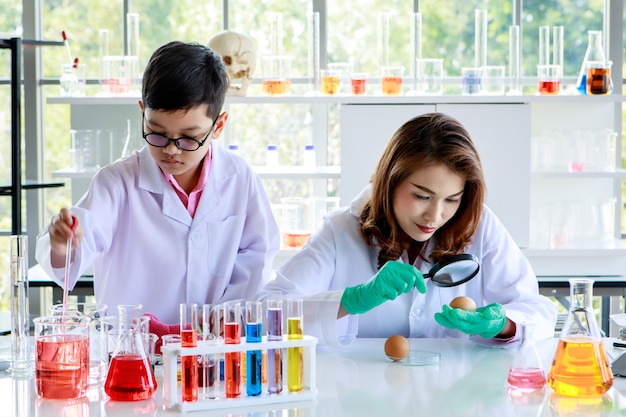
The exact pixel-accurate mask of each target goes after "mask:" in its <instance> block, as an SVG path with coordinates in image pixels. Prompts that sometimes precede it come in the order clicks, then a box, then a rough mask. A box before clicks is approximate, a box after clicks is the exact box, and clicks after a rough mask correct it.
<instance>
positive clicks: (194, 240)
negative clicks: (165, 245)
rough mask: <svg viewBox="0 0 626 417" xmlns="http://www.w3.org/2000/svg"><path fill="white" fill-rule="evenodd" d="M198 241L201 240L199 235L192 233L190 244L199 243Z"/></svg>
mask: <svg viewBox="0 0 626 417" xmlns="http://www.w3.org/2000/svg"><path fill="white" fill-rule="evenodd" d="M200 240H202V235H201V234H200V233H193V234H192V235H191V241H192V242H199V241H200Z"/></svg>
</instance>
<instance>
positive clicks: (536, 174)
mask: <svg viewBox="0 0 626 417" xmlns="http://www.w3.org/2000/svg"><path fill="white" fill-rule="evenodd" d="M530 175H531V177H532V178H565V179H579V178H614V179H620V178H626V170H624V169H621V168H618V169H615V170H613V171H582V172H568V171H532V172H531V173H530Z"/></svg>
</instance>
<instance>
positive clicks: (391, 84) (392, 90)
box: [382, 76, 402, 96]
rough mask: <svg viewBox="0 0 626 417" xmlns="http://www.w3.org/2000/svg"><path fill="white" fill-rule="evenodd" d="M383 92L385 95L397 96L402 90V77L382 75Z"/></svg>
mask: <svg viewBox="0 0 626 417" xmlns="http://www.w3.org/2000/svg"><path fill="white" fill-rule="evenodd" d="M382 85H383V94H384V95H386V96H399V95H400V92H401V91H402V77H392V76H384V77H382Z"/></svg>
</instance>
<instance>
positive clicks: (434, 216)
mask: <svg viewBox="0 0 626 417" xmlns="http://www.w3.org/2000/svg"><path fill="white" fill-rule="evenodd" d="M484 198H485V181H484V176H483V171H482V166H481V162H480V157H479V155H478V152H477V150H476V147H475V146H474V143H473V142H472V139H471V137H470V135H469V133H468V132H467V130H466V129H465V128H464V127H463V126H462V125H461V124H460V123H459V122H458V121H456V120H455V119H453V118H451V117H449V116H447V115H445V114H440V113H431V114H424V115H421V116H417V117H415V118H413V119H411V120H409V121H407V122H406V123H405V124H404V125H403V126H401V127H400V128H399V129H398V130H397V131H396V132H395V134H394V135H393V137H392V138H391V140H390V142H389V144H388V145H387V147H386V149H385V151H384V152H383V155H382V157H381V159H380V161H379V162H378V165H377V167H376V170H375V172H374V175H373V177H372V181H371V184H370V185H368V186H367V187H366V188H365V189H364V190H363V191H362V193H361V194H360V195H359V196H358V197H356V199H355V200H354V201H353V202H352V203H351V205H350V206H349V207H346V208H344V209H340V210H337V211H335V212H333V213H330V214H329V215H328V216H327V217H326V218H325V219H324V224H323V226H322V228H321V229H320V230H319V231H317V232H316V233H315V234H314V235H313V236H311V238H310V239H309V240H308V242H307V244H306V245H305V246H304V247H303V248H302V250H301V251H300V252H298V253H297V254H296V255H295V256H294V257H293V258H291V259H290V260H289V261H288V262H287V263H286V264H285V265H283V266H282V267H281V268H280V270H279V271H278V273H277V277H276V278H275V279H274V280H273V281H271V282H269V283H268V284H267V285H266V286H265V287H263V289H262V290H261V292H260V294H259V298H261V299H266V298H271V297H283V296H290V297H293V296H298V297H303V298H304V299H305V311H304V319H305V323H304V326H305V327H304V328H305V332H306V333H307V334H312V335H315V336H317V337H318V338H319V339H320V344H331V345H333V344H334V345H345V344H348V343H350V342H351V341H352V340H353V339H354V338H355V337H356V336H357V335H358V336H359V337H388V336H390V335H393V334H402V335H404V336H407V337H469V336H470V335H472V337H473V338H475V339H476V340H480V341H481V342H483V343H487V344H507V343H511V342H512V341H514V340H516V339H517V337H516V333H517V330H518V327H517V326H516V325H515V323H516V322H517V321H519V320H532V321H534V322H535V323H536V328H535V332H534V334H535V337H536V338H545V337H550V336H552V335H553V333H554V326H555V323H556V305H555V304H554V303H553V302H552V301H550V300H549V299H547V298H546V297H543V296H542V295H540V294H539V292H538V284H537V279H536V277H535V275H534V273H533V271H532V268H531V266H530V264H529V263H528V261H527V260H526V258H525V257H524V256H523V254H522V252H521V251H520V249H519V248H518V247H517V245H516V244H515V242H514V241H513V239H512V238H511V236H510V235H509V234H508V232H507V231H506V229H505V228H504V226H503V225H502V224H501V222H500V221H499V220H498V218H497V217H496V215H495V214H494V213H493V212H492V211H491V210H490V209H489V208H488V207H487V206H486V205H485V204H484ZM459 253H469V254H473V255H474V256H475V257H476V258H477V259H478V261H479V264H480V271H479V273H478V274H477V275H476V276H475V277H474V278H473V279H471V280H470V281H468V282H467V283H465V284H462V285H459V286H456V287H449V288H441V287H438V286H436V285H434V283H433V282H432V281H431V280H429V279H427V280H425V279H424V277H423V274H424V273H426V272H428V271H429V270H430V268H431V267H432V266H433V264H434V263H436V262H439V261H441V260H442V259H445V258H446V257H447V256H449V255H453V254H459ZM460 295H465V296H468V297H470V298H472V299H473V300H475V302H476V304H477V305H478V307H479V308H478V309H477V310H476V311H475V312H468V311H464V310H459V309H453V308H449V307H448V306H447V304H448V303H449V302H450V301H451V300H452V299H453V298H455V297H457V296H460Z"/></svg>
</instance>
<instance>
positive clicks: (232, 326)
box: [224, 301, 241, 398]
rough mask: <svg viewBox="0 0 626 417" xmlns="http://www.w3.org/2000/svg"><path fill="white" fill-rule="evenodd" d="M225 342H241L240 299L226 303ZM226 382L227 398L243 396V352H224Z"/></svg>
mask: <svg viewBox="0 0 626 417" xmlns="http://www.w3.org/2000/svg"><path fill="white" fill-rule="evenodd" d="M224 342H225V343H226V344H227V345H237V344H239V343H241V305H240V304H239V302H238V301H233V302H230V303H226V304H225V305H224ZM224 383H225V384H226V389H225V391H226V398H239V397H241V352H228V353H225V354H224Z"/></svg>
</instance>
